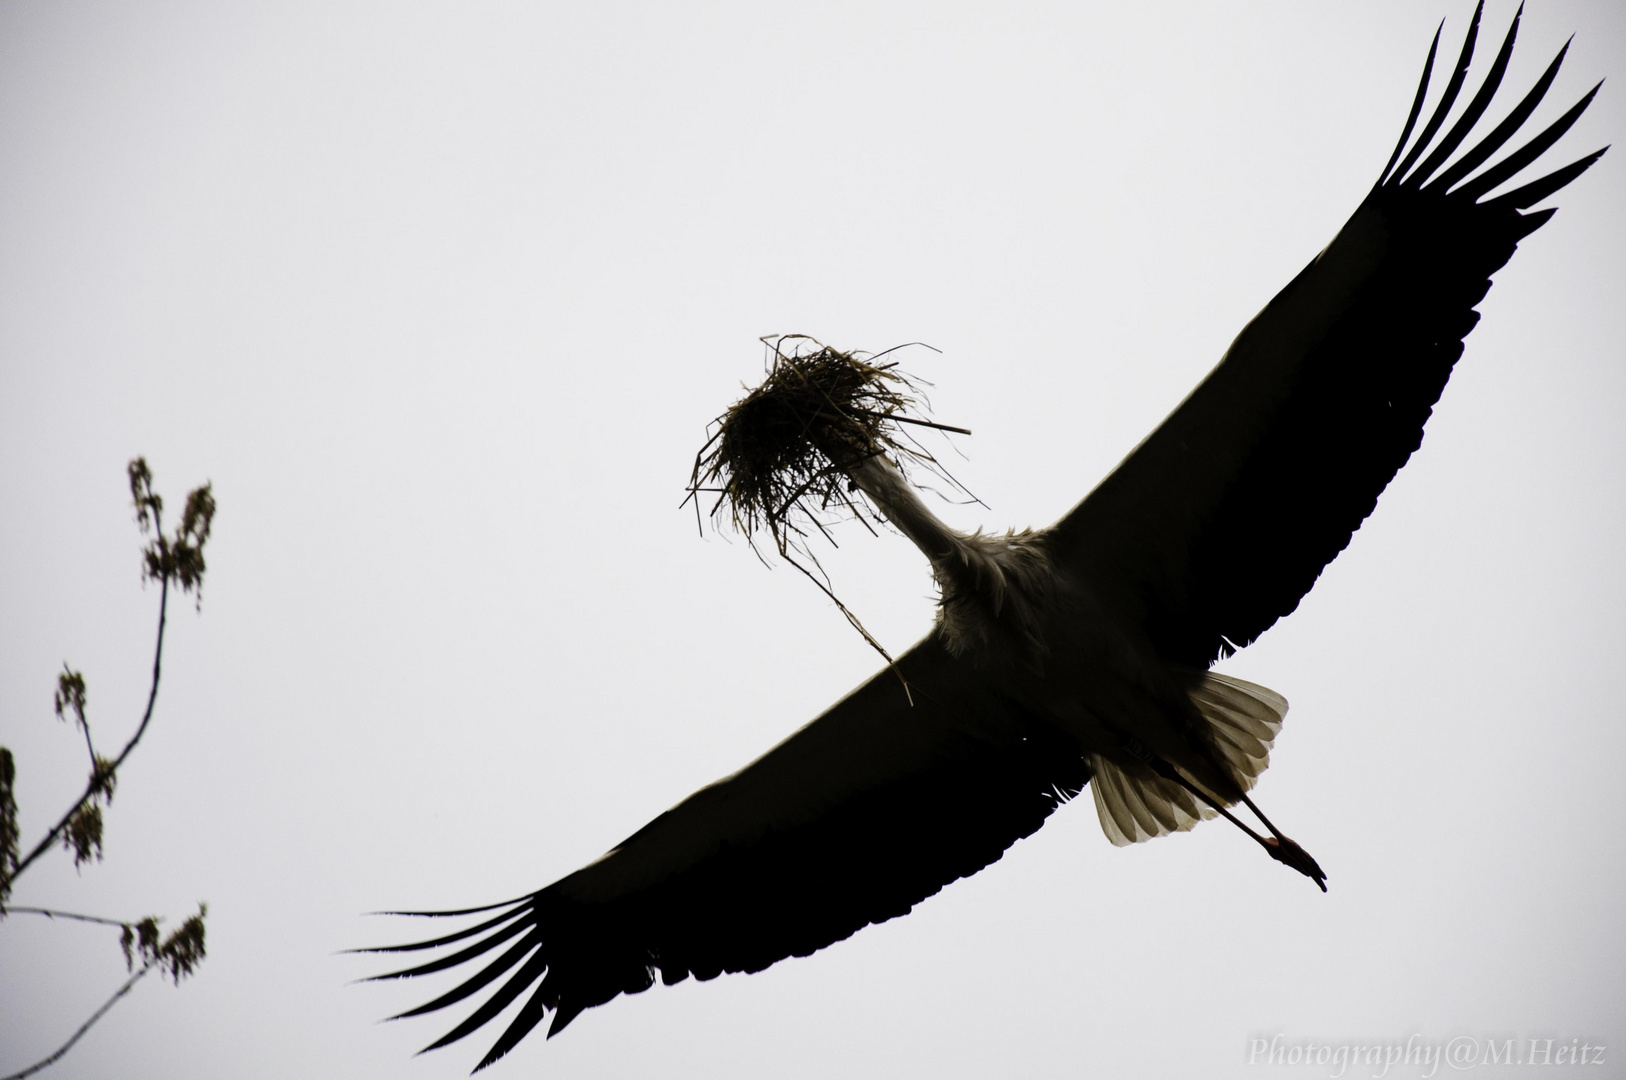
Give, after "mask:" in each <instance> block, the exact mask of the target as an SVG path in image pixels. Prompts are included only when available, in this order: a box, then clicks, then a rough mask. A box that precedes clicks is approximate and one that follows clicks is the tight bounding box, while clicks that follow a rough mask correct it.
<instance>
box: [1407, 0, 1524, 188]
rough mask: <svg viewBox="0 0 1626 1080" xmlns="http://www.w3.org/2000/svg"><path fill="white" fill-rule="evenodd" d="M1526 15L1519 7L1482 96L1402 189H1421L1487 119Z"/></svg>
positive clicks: (1478, 97) (1465, 110)
mask: <svg viewBox="0 0 1626 1080" xmlns="http://www.w3.org/2000/svg"><path fill="white" fill-rule="evenodd" d="M1523 14H1524V5H1523V4H1520V5H1519V10H1518V11H1517V12H1515V13H1514V15H1513V23H1512V25H1510V26H1509V27H1508V28H1507V37H1506V39H1504V40H1503V42H1502V48H1501V49H1500V50H1499V51H1498V52H1497V54H1496V59H1495V60H1494V61H1493V62H1492V63H1491V69H1490V71H1489V73H1488V74H1486V76H1485V81H1484V82H1483V83H1482V84H1481V85H1480V87H1479V92H1478V93H1476V94H1475V95H1474V96H1473V100H1472V101H1470V102H1468V107H1467V108H1466V109H1464V110H1463V112H1462V116H1461V117H1459V118H1458V120H1457V122H1456V123H1455V124H1452V125H1451V130H1450V131H1448V132H1447V133H1446V135H1445V138H1443V139H1441V140H1440V144H1439V145H1438V146H1436V147H1435V148H1434V152H1433V153H1431V154H1429V155H1428V157H1426V158H1424V159H1423V163H1422V164H1421V165H1419V166H1417V169H1416V170H1415V171H1414V172H1413V173H1412V174H1411V176H1409V177H1407V178H1406V180H1405V182H1404V183H1403V184H1402V185H1401V186H1402V187H1409V188H1413V189H1415V188H1420V187H1422V186H1423V183H1424V181H1426V180H1427V179H1428V178H1429V177H1430V176H1432V175H1433V174H1434V171H1435V170H1436V169H1438V168H1439V167H1440V166H1441V165H1444V164H1445V162H1446V159H1447V158H1449V157H1450V156H1451V155H1452V154H1453V153H1455V152H1456V149H1457V147H1459V146H1461V145H1462V140H1464V139H1466V138H1467V137H1468V132H1470V131H1472V130H1473V126H1474V125H1475V124H1477V123H1478V122H1479V118H1480V117H1481V116H1484V115H1485V110H1486V109H1487V108H1489V107H1490V103H1491V98H1492V97H1494V96H1496V91H1497V89H1498V88H1499V87H1500V86H1501V85H1502V77H1503V76H1504V75H1506V74H1507V64H1508V61H1509V60H1510V59H1512V57H1513V41H1514V39H1515V38H1517V37H1518V36H1519V18H1520V16H1522V15H1523Z"/></svg>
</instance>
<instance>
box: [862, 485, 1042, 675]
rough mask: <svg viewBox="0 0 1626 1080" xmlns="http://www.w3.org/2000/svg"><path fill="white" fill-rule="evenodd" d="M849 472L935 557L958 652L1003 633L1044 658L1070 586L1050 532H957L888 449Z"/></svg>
mask: <svg viewBox="0 0 1626 1080" xmlns="http://www.w3.org/2000/svg"><path fill="white" fill-rule="evenodd" d="M847 475H848V476H850V477H851V478H852V481H853V483H855V484H857V485H858V487H859V489H860V490H861V491H863V493H864V494H865V495H867V496H869V499H870V501H871V502H872V503H874V504H875V508H876V509H877V510H879V511H880V512H881V513H883V514H885V515H886V519H887V520H888V521H890V522H891V523H892V524H893V525H894V526H896V527H897V529H898V531H899V532H901V533H903V535H905V536H907V537H908V538H909V539H910V540H912V541H914V544H915V546H916V547H917V548H919V549H920V550H921V552H922V553H923V554H924V555H925V556H926V558H927V559H929V560H931V564H932V576H933V577H935V578H936V579H937V585H938V588H939V589H940V590H942V598H941V601H940V604H939V612H940V616H941V626H942V631H943V634H944V638H945V640H946V641H947V643H948V646H949V649H950V650H951V651H952V652H954V653H955V654H956V655H963V654H965V652H966V650H968V649H971V648H974V647H977V646H979V645H984V644H987V643H989V642H990V641H993V640H995V639H1001V640H1005V641H1013V642H1016V643H1019V644H1020V645H1021V646H1022V647H1023V649H1024V654H1025V656H1026V659H1027V660H1028V661H1029V662H1031V663H1034V664H1039V663H1040V662H1042V659H1043V657H1044V655H1045V654H1046V653H1047V652H1048V651H1049V650H1048V646H1047V645H1046V644H1045V641H1044V635H1043V632H1042V628H1041V623H1042V621H1043V618H1044V611H1045V609H1046V608H1048V607H1050V606H1051V603H1052V600H1053V598H1054V597H1056V596H1057V595H1059V593H1060V592H1061V591H1062V589H1063V585H1062V582H1061V580H1060V578H1059V577H1058V575H1057V574H1056V572H1055V568H1054V567H1053V566H1052V565H1051V563H1050V559H1049V557H1048V556H1047V555H1046V553H1045V543H1044V538H1043V535H1042V534H1034V533H1030V532H1026V531H1024V532H1021V533H1006V534H1004V535H1003V536H1000V535H994V536H986V535H983V534H982V533H980V532H979V533H975V534H971V535H967V534H966V533H962V532H957V531H955V530H954V529H951V528H949V527H948V526H947V525H945V524H944V523H943V522H942V521H940V520H938V518H937V515H936V514H933V513H932V512H931V511H930V510H928V509H926V504H925V503H923V502H921V501H920V496H919V495H917V494H915V489H914V488H912V487H910V486H909V482H908V481H907V480H905V479H904V478H903V474H902V473H900V472H899V471H898V467H897V466H896V465H894V464H892V463H891V462H890V461H888V460H887V459H886V458H885V457H883V456H881V455H880V454H877V455H875V456H874V457H872V458H869V459H868V460H866V461H863V462H861V463H860V464H858V465H856V466H854V467H852V468H850V469H848V470H847ZM1000 627H1003V628H1004V630H1003V631H1001V630H1000V629H999V628H1000Z"/></svg>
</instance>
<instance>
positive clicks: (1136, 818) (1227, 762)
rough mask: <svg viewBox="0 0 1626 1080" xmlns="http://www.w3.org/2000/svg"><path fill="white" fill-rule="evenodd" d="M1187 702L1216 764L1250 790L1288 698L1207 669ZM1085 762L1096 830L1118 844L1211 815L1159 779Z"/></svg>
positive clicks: (1103, 762)
mask: <svg viewBox="0 0 1626 1080" xmlns="http://www.w3.org/2000/svg"><path fill="white" fill-rule="evenodd" d="M1191 701H1192V704H1194V705H1196V706H1197V709H1198V711H1200V712H1201V713H1202V715H1203V719H1204V720H1207V721H1208V723H1209V726H1210V730H1211V731H1212V732H1213V735H1214V745H1215V746H1216V747H1217V748H1218V749H1219V751H1220V756H1221V764H1223V765H1224V766H1225V768H1226V771H1227V772H1229V773H1230V774H1231V777H1232V779H1234V780H1235V781H1236V782H1237V784H1239V785H1240V786H1241V788H1242V790H1243V791H1248V790H1250V789H1251V788H1252V787H1253V784H1254V781H1255V780H1257V779H1259V774H1260V773H1262V772H1264V771H1265V769H1266V767H1267V766H1269V764H1270V747H1271V744H1272V743H1274V742H1275V741H1276V735H1277V733H1278V732H1280V731H1281V730H1282V719H1283V718H1284V717H1286V716H1287V699H1286V698H1284V697H1282V696H1281V695H1280V694H1278V693H1276V691H1274V690H1270V689H1268V688H1266V687H1263V686H1259V685H1258V684H1256V683H1251V682H1244V681H1243V680H1241V679H1233V678H1231V677H1230V676H1228V675H1216V674H1214V673H1213V672H1209V673H1208V674H1207V675H1204V676H1203V679H1202V681H1201V682H1199V683H1198V684H1197V685H1196V686H1194V687H1192V689H1191ZM1090 765H1091V767H1092V768H1093V769H1094V770H1095V776H1094V778H1093V779H1092V780H1091V781H1090V789H1091V790H1092V791H1093V792H1094V793H1095V812H1096V813H1097V814H1099V815H1100V818H1101V831H1102V832H1104V833H1106V834H1107V839H1108V840H1111V841H1112V842H1113V844H1115V845H1117V846H1119V847H1123V846H1124V845H1126V844H1138V843H1140V842H1141V841H1142V840H1150V839H1152V838H1153V837H1155V836H1167V835H1168V834H1169V833H1171V832H1184V831H1185V830H1187V829H1189V828H1191V827H1192V826H1193V825H1195V824H1197V822H1199V821H1206V820H1207V819H1208V818H1211V817H1213V816H1215V815H1214V811H1213V810H1212V809H1211V808H1210V807H1209V806H1208V805H1207V804H1205V803H1203V802H1200V801H1199V800H1198V799H1197V798H1196V797H1195V796H1194V795H1192V794H1191V793H1190V792H1189V791H1187V790H1185V789H1184V788H1182V787H1180V786H1179V785H1178V784H1175V783H1173V782H1171V781H1168V780H1164V779H1163V778H1162V777H1159V776H1152V775H1148V776H1146V777H1145V778H1142V777H1140V776H1135V775H1131V774H1129V773H1127V772H1125V771H1124V770H1123V769H1120V768H1119V767H1118V766H1116V765H1114V764H1113V763H1112V762H1110V761H1108V760H1107V759H1106V758H1103V757H1101V756H1099V755H1092V756H1091V759H1090Z"/></svg>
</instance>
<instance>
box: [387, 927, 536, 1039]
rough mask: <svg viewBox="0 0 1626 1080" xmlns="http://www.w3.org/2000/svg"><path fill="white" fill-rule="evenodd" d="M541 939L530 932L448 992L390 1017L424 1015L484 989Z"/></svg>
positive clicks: (403, 1017) (399, 1018) (402, 1018)
mask: <svg viewBox="0 0 1626 1080" xmlns="http://www.w3.org/2000/svg"><path fill="white" fill-rule="evenodd" d="M541 940H542V936H541V934H539V933H538V934H529V935H527V936H525V937H524V938H521V939H520V940H519V941H518V942H517V943H515V945H514V947H513V948H511V949H509V950H508V951H507V952H505V953H503V954H502V955H501V956H499V957H497V959H495V960H493V961H492V962H491V963H489V964H487V965H486V966H485V967H483V968H481V969H480V970H479V971H478V972H476V973H475V974H473V975H471V976H469V977H468V978H467V979H465V980H463V981H462V982H461V983H459V984H457V986H455V987H453V988H452V989H451V990H448V991H447V992H446V993H444V994H442V995H440V997H438V998H436V999H435V1000H433V1001H431V1002H428V1003H426V1004H423V1005H419V1006H418V1007H417V1008H416V1009H408V1010H407V1011H406V1012H404V1013H396V1014H395V1015H394V1016H392V1017H390V1019H391V1020H404V1019H405V1018H406V1017H408V1016H422V1015H424V1014H425V1013H432V1012H438V1011H439V1010H441V1009H444V1008H445V1007H446V1006H448V1005H455V1004H457V1003H458V1002H459V1001H462V1000H463V999H464V998H466V997H468V996H469V995H470V994H473V993H475V992H477V991H479V990H481V989H483V988H484V987H485V986H486V985H487V984H489V983H491V982H492V981H494V980H495V979H496V978H497V977H498V976H499V975H501V974H502V973H503V972H505V971H507V970H508V969H509V968H511V967H513V966H514V965H515V964H517V963H519V962H520V961H521V960H522V959H524V958H525V954H526V953H528V952H530V951H531V950H532V949H534V948H536V946H537V944H538V942H540V941H541Z"/></svg>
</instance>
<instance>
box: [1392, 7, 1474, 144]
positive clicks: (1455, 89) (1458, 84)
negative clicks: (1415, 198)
mask: <svg viewBox="0 0 1626 1080" xmlns="http://www.w3.org/2000/svg"><path fill="white" fill-rule="evenodd" d="M1484 10H1485V0H1479V6H1478V7H1476V8H1474V17H1473V20H1472V21H1471V22H1470V23H1469V24H1468V36H1467V37H1466V38H1464V39H1463V41H1462V52H1461V53H1459V54H1458V55H1457V66H1456V68H1455V69H1454V70H1453V71H1452V72H1451V81H1450V82H1448V83H1446V84H1445V93H1444V94H1442V95H1441V96H1440V103H1439V104H1438V105H1436V106H1434V115H1432V116H1430V117H1429V118H1428V124H1427V125H1426V126H1424V128H1423V133H1422V134H1421V135H1419V136H1417V142H1416V144H1415V145H1413V146H1412V148H1411V152H1410V153H1409V154H1407V155H1406V158H1405V160H1404V161H1402V162H1401V163H1400V167H1399V168H1398V169H1396V170H1395V175H1396V176H1405V175H1406V174H1407V173H1408V172H1410V171H1411V167H1412V166H1413V165H1414V164H1416V162H1417V159H1418V158H1419V157H1421V156H1422V154H1423V151H1424V150H1426V149H1428V144H1429V143H1430V142H1431V141H1433V139H1434V133H1435V132H1437V131H1439V130H1440V125H1441V124H1443V123H1445V117H1446V115H1447V114H1448V113H1449V112H1450V111H1451V106H1453V105H1455V104H1456V103H1457V94H1459V93H1461V91H1462V83H1463V80H1464V79H1466V78H1467V77H1468V65H1469V64H1470V63H1472V62H1473V58H1474V42H1475V40H1477V39H1478V37H1479V16H1480V15H1481V14H1482V13H1483V12H1484Z"/></svg>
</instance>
